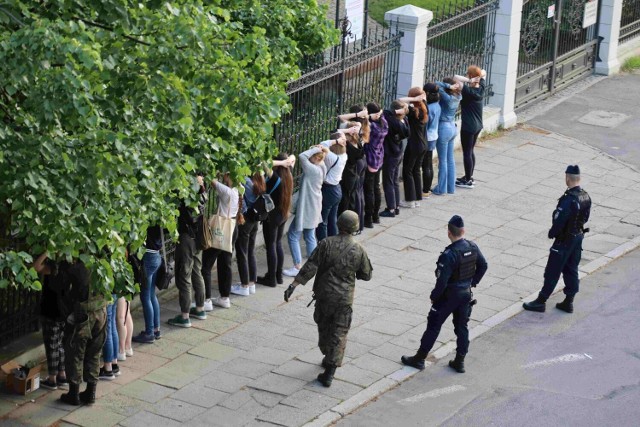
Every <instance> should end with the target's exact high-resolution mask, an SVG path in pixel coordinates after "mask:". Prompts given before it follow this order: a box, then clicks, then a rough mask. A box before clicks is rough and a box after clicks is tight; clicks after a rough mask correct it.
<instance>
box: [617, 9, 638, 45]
mask: <svg viewBox="0 0 640 427" xmlns="http://www.w3.org/2000/svg"><path fill="white" fill-rule="evenodd" d="M638 36H640V0H623V2H622V20H621V21H620V36H619V37H618V42H619V43H624V42H627V41H629V40H632V39H634V38H636V37H638Z"/></svg>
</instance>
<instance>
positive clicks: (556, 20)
mask: <svg viewBox="0 0 640 427" xmlns="http://www.w3.org/2000/svg"><path fill="white" fill-rule="evenodd" d="M561 22H562V0H556V10H555V16H554V17H553V25H554V31H553V56H552V57H551V73H550V76H549V94H553V92H554V89H555V85H556V63H557V62H558V44H559V43H560V24H561Z"/></svg>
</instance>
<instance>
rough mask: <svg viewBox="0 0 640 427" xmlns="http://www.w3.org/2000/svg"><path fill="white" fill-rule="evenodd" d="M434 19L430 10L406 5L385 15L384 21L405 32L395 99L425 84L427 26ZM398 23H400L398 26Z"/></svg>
mask: <svg viewBox="0 0 640 427" xmlns="http://www.w3.org/2000/svg"><path fill="white" fill-rule="evenodd" d="M432 19H433V13H432V12H431V11H430V10H425V9H421V8H419V7H416V6H413V5H406V6H402V7H399V8H397V9H393V10H390V11H389V12H387V13H385V14H384V20H385V21H387V22H388V23H389V26H390V27H391V28H392V29H395V31H397V32H399V31H402V32H403V33H404V36H403V37H402V39H401V42H400V58H399V62H398V85H397V89H396V98H400V97H403V96H407V94H408V93H409V89H410V88H412V87H414V86H420V87H422V86H423V85H424V60H425V50H426V46H427V27H428V26H429V22H431V20H432ZM396 24H397V25H396Z"/></svg>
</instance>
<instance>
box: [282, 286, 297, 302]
mask: <svg viewBox="0 0 640 427" xmlns="http://www.w3.org/2000/svg"><path fill="white" fill-rule="evenodd" d="M295 289H296V288H295V286H293V285H289V287H288V288H287V289H286V290H285V291H284V300H285V301H286V302H289V298H291V294H292V293H293V291H294V290H295Z"/></svg>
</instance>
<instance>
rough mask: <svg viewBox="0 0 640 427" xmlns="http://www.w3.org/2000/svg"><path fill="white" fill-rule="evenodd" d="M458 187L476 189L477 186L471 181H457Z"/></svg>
mask: <svg viewBox="0 0 640 427" xmlns="http://www.w3.org/2000/svg"><path fill="white" fill-rule="evenodd" d="M456 187H458V188H474V187H475V185H473V182H471V180H469V181H457V182H456Z"/></svg>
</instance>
